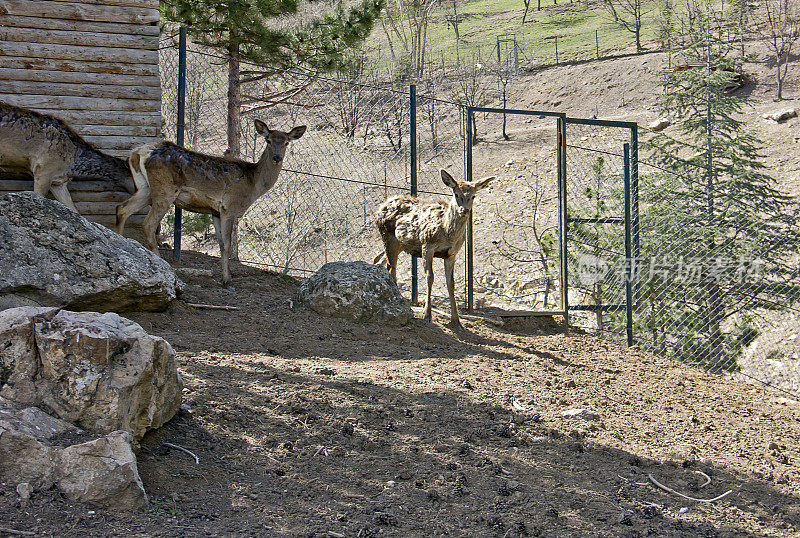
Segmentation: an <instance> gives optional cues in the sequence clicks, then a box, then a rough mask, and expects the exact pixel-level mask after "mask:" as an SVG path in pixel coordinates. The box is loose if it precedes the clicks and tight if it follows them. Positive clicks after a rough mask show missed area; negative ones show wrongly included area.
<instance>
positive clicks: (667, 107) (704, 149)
mask: <svg viewBox="0 0 800 538" xmlns="http://www.w3.org/2000/svg"><path fill="white" fill-rule="evenodd" d="M707 8H708V9H707V11H706V14H705V15H704V16H701V17H698V19H699V21H698V22H699V24H698V25H697V27H696V28H695V31H694V32H693V33H692V35H691V36H690V38H691V41H690V43H689V47H688V48H687V49H686V50H685V51H684V56H685V58H684V60H685V62H686V66H689V67H688V68H686V69H683V70H672V71H668V72H666V73H665V74H663V75H662V78H661V82H662V84H663V86H664V93H663V95H661V96H660V98H659V105H660V109H661V113H662V114H666V115H668V116H669V117H671V118H673V120H674V125H675V127H674V131H673V133H674V135H669V134H666V133H663V132H662V133H658V134H656V135H655V136H653V137H652V138H651V139H650V140H649V141H648V142H647V144H646V147H647V148H649V149H651V150H652V154H651V158H652V159H653V160H654V161H655V162H656V163H657V164H658V165H659V166H661V167H662V168H663V169H664V170H668V171H670V172H671V173H669V174H665V175H664V176H663V177H662V178H661V181H660V182H658V183H657V184H653V183H649V184H648V182H647V181H645V182H643V185H642V198H643V200H642V205H643V207H644V208H645V209H644V212H643V215H642V219H641V230H642V236H643V242H644V243H645V246H644V249H645V250H644V252H645V257H647V258H649V259H650V262H651V264H650V271H649V273H648V271H647V269H648V267H647V264H646V263H645V264H644V265H645V267H644V269H645V274H643V275H642V277H643V279H644V281H645V284H644V290H643V296H644V297H643V298H644V300H645V301H646V302H649V303H650V306H651V307H652V308H649V309H648V308H646V307H645V308H640V313H639V316H640V318H641V317H643V318H644V319H643V320H642V321H644V323H645V324H646V325H647V326H649V327H650V328H651V329H652V330H653V331H654V335H655V334H657V332H658V331H659V330H661V331H664V330H665V329H666V327H665V325H668V324H669V325H672V328H673V329H677V330H676V334H677V336H674V337H673V338H672V344H671V346H672V348H673V349H672V352H673V353H676V354H678V355H680V356H682V357H684V358H685V359H687V360H691V361H693V362H700V363H702V364H704V365H706V366H707V367H709V368H711V369H723V368H724V369H731V368H734V367H735V360H736V356H735V355H736V353H737V352H739V351H741V349H742V348H743V345H744V344H746V342H744V343H743V341H742V338H750V339H752V337H754V333H753V330H752V328H750V327H745V326H742V325H741V324H739V325H740V327H739V329H740V331H739V334H738V335H736V334H735V335H733V336H730V337H726V336H725V335H724V332H725V330H726V328H727V329H730V328H731V327H732V326H734V325H736V324H735V323H734V321H735V319H742V318H743V317H745V316H747V315H748V314H750V313H753V312H755V311H757V310H758V309H764V308H776V307H780V306H786V305H787V304H788V303H789V302H791V301H792V300H793V298H795V297H796V295H795V294H797V293H798V291H799V290H798V287H797V277H798V274H797V271H796V269H794V268H792V267H791V266H790V264H789V260H790V259H791V257H792V256H793V255H795V254H796V252H797V249H798V245H800V237H798V233H797V228H796V224H795V222H796V218H797V216H798V204H797V200H796V199H795V198H794V197H791V196H788V195H786V194H784V193H782V192H780V191H779V190H777V189H776V188H774V187H773V184H774V181H773V179H772V178H771V177H769V176H768V175H767V174H766V173H765V167H764V165H763V164H762V162H761V155H760V153H759V151H760V147H761V145H762V144H761V142H760V141H759V140H758V138H757V137H756V136H755V135H754V134H753V133H752V132H749V131H748V130H746V129H745V125H744V124H743V122H742V121H741V120H739V119H737V116H738V115H739V114H740V113H741V112H742V110H743V107H744V106H746V104H747V99H746V98H743V97H739V96H737V95H732V94H731V93H730V92H729V90H730V88H731V86H732V85H733V86H735V84H732V83H733V82H734V79H735V77H736V76H737V73H740V72H741V67H742V66H741V61H742V59H741V57H735V56H734V55H733V54H732V52H733V51H732V47H733V45H731V44H727V43H725V42H724V41H723V40H722V39H721V36H719V35H716V34H715V31H714V30H715V27H716V22H715V21H714V19H713V17H712V16H711V15H710V13H711V9H710V6H707ZM654 179H655V178H648V181H651V182H652V181H653V180H654ZM659 256H661V257H662V258H664V259H665V258H666V257H669V258H670V259H669V260H668V261H666V264H667V265H669V266H670V267H671V269H670V270H671V271H673V272H674V271H675V270H678V271H679V272H683V275H680V276H678V275H675V274H671V275H670V274H666V275H665V274H662V273H663V272H664V269H665V268H664V267H657V265H658V263H653V262H654V261H655V262H658V260H659ZM676 266H679V267H678V268H677V269H676ZM689 267H691V270H688V269H687V268H689ZM676 276H677V277H676ZM681 276H682V277H683V278H681ZM648 316H649V317H650V318H656V317H660V320H659V321H655V319H648ZM743 335H746V336H743ZM665 341H666V340H665V339H664V338H663V334H662V336H661V337H660V341H659V338H658V337H655V336H654V346H655V347H656V348H658V347H662V346H664V345H666V344H665Z"/></svg>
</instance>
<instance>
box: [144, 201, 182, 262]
mask: <svg viewBox="0 0 800 538" xmlns="http://www.w3.org/2000/svg"><path fill="white" fill-rule="evenodd" d="M177 197H178V193H177V192H175V193H174V195H173V196H167V197H158V196H152V197H151V198H152V200H151V202H150V211H149V212H148V213H147V216H146V217H145V219H144V222H143V223H142V230H143V231H144V236H145V238H146V239H147V246H148V247H150V250H152V251H153V252H154V253H155V254H156V255H158V243H157V242H156V230H157V229H158V227H159V225H160V224H161V219H163V218H164V215H166V214H167V211H169V208H170V206H171V205H172V203H173V202H174V201H175V199H176V198H177Z"/></svg>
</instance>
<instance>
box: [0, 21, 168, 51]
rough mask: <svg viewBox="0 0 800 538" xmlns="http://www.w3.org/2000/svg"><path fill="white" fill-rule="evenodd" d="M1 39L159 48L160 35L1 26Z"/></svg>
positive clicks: (24, 41) (92, 45) (89, 45)
mask: <svg viewBox="0 0 800 538" xmlns="http://www.w3.org/2000/svg"><path fill="white" fill-rule="evenodd" d="M0 40H4V41H17V42H21V43H50V44H57V45H78V46H82V47H112V48H127V49H146V50H156V49H158V36H150V35H125V34H105V33H101V32H97V31H94V32H76V31H74V30H49V29H47V30H41V29H37V28H13V27H8V26H6V27H2V26H0Z"/></svg>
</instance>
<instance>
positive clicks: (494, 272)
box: [465, 107, 568, 317]
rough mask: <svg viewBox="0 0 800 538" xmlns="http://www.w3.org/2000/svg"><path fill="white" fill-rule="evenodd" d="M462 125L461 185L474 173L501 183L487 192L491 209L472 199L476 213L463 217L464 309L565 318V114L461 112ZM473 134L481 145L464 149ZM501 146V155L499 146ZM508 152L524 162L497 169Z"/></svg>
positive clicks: (489, 110)
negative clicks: (492, 194)
mask: <svg viewBox="0 0 800 538" xmlns="http://www.w3.org/2000/svg"><path fill="white" fill-rule="evenodd" d="M479 119H480V121H478V120H479ZM465 120H466V121H465V132H466V139H467V144H466V178H467V181H472V180H473V174H475V175H477V174H482V172H480V171H479V172H477V174H476V169H483V170H486V169H488V170H490V171H491V172H487V174H488V175H498V176H501V177H500V178H499V179H498V180H497V181H495V184H494V185H493V187H492V188H494V189H497V190H496V194H495V200H497V202H496V203H495V207H494V208H491V207H490V208H488V210H487V209H486V207H485V206H482V205H481V196H480V195H479V196H478V197H477V198H476V206H480V207H481V209H480V210H479V211H476V212H475V215H477V216H475V217H473V215H470V220H469V223H468V227H467V244H466V252H467V263H466V273H467V274H466V282H467V307H468V309H469V310H472V309H473V307H475V306H476V305H477V306H479V307H483V308H486V307H490V308H494V309H498V310H500V311H502V312H503V313H505V314H517V315H537V314H542V315H561V316H565V317H566V315H567V312H566V306H567V304H568V301H567V293H566V290H567V285H566V280H567V265H566V261H567V250H566V249H567V243H566V236H565V235H564V233H563V232H564V230H565V226H564V220H563V218H564V215H565V214H566V206H565V203H566V198H565V190H564V179H565V167H566V153H565V149H566V147H565V145H564V140H565V130H566V115H565V114H564V113H560V112H544V111H538V110H514V109H502V108H484V107H467V108H466V114H465ZM521 122H524V123H526V124H532V125H526V126H524V127H522V126H520V125H519V123H521ZM520 127H522V128H520ZM477 133H480V138H481V140H483V141H485V142H486V143H485V144H480V145H475V144H474V143H471V142H474V140H475V139H476V138H477ZM508 133H513V136H510V135H509V134H508ZM504 144H505V145H506V146H507V148H501V147H500V146H502V145H504ZM515 146H516V147H517V148H518V149H519V150H520V151H525V152H526V158H525V159H522V160H518V161H515V160H514V159H512V160H510V161H508V162H506V163H505V164H503V163H502V159H501V158H500V157H498V152H497V151H496V150H498V149H513V148H514V147H515ZM530 152H533V153H536V157H531V156H530V155H531V153H530ZM511 153H512V154H513V152H511ZM506 154H508V151H506ZM498 159H500V161H498ZM476 161H477V163H476ZM498 165H499V166H498ZM515 168H516V169H517V170H514V169H515ZM499 169H502V170H501V171H500V172H499V173H497V172H495V171H496V170H499ZM512 173H513V174H514V175H513V177H511V174H512ZM498 191H499V192H498ZM509 195H510V196H509ZM478 264H481V267H480V268H479V267H478ZM478 269H480V271H479V270H478ZM501 281H502V282H501ZM476 292H478V293H479V295H480V297H478V298H476Z"/></svg>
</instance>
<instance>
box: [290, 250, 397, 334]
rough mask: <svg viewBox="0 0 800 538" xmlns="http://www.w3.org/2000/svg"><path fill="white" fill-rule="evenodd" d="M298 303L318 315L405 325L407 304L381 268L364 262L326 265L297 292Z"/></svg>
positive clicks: (392, 281) (387, 273) (386, 272)
mask: <svg viewBox="0 0 800 538" xmlns="http://www.w3.org/2000/svg"><path fill="white" fill-rule="evenodd" d="M296 299H297V301H298V303H300V304H304V305H306V306H308V307H309V308H311V309H312V310H314V311H315V312H317V313H319V314H323V315H326V316H333V317H340V318H346V319H350V320H352V321H359V322H378V323H384V324H388V325H405V324H406V323H408V322H409V320H410V319H411V318H412V312H411V304H410V303H409V302H408V300H407V299H406V298H404V297H403V295H402V294H401V293H400V290H399V289H398V287H397V284H396V283H395V281H394V280H393V279H392V277H391V276H390V275H389V272H388V271H386V269H385V268H383V267H381V266H378V265H371V264H368V263H365V262H333V263H326V264H325V265H324V266H322V268H321V269H320V270H319V271H317V272H316V273H314V274H313V275H312V276H311V277H310V278H308V279H307V280H306V281H305V282H303V283H302V284H301V285H300V288H299V289H298V290H297V295H296Z"/></svg>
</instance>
